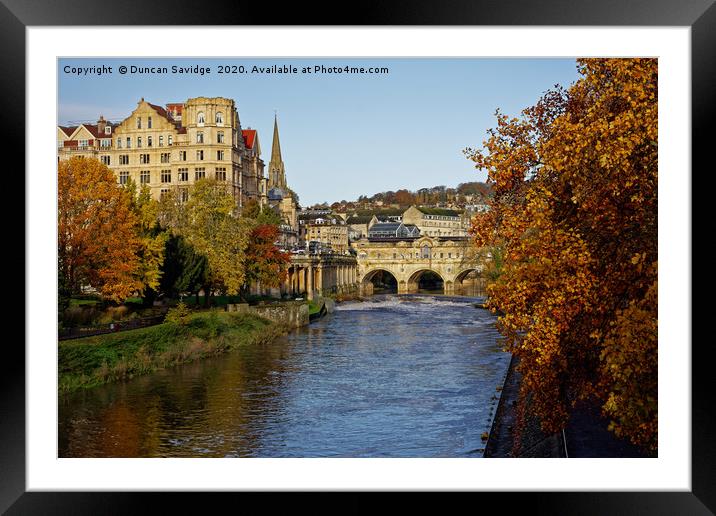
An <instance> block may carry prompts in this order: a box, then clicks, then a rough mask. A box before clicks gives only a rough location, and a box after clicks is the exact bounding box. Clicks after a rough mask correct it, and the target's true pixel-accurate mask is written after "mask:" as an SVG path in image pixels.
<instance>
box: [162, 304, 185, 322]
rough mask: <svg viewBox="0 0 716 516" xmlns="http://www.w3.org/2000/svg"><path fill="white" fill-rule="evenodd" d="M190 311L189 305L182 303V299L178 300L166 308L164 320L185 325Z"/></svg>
mask: <svg viewBox="0 0 716 516" xmlns="http://www.w3.org/2000/svg"><path fill="white" fill-rule="evenodd" d="M190 313H191V312H190V311H189V307H187V306H186V304H184V301H180V302H179V303H178V304H177V305H176V306H175V307H174V308H170V309H169V310H167V315H166V316H165V317H164V322H170V323H174V324H178V325H180V326H185V325H186V324H187V323H188V322H189V315H190Z"/></svg>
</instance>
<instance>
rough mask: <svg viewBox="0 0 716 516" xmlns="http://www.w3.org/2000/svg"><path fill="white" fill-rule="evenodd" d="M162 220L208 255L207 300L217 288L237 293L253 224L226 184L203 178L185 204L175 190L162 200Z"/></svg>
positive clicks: (242, 275)
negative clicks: (242, 213)
mask: <svg viewBox="0 0 716 516" xmlns="http://www.w3.org/2000/svg"><path fill="white" fill-rule="evenodd" d="M160 211H161V212H160V217H159V218H160V221H161V223H162V225H163V226H164V227H168V228H170V229H171V230H172V232H173V233H174V234H175V235H179V236H182V237H183V238H184V239H185V240H186V242H187V243H188V244H189V245H191V246H192V247H193V249H194V250H195V251H196V252H198V253H200V254H201V255H203V256H205V257H206V260H207V270H206V276H205V284H204V286H203V289H204V292H205V303H206V304H207V305H208V304H210V300H209V297H210V295H211V294H212V293H213V292H214V291H215V290H216V291H220V292H222V293H226V294H229V295H236V294H238V293H239V291H240V290H241V287H242V285H243V284H244V281H245V267H244V265H245V256H244V252H245V249H246V245H247V238H248V233H249V230H250V224H248V223H247V222H246V221H245V219H242V218H240V217H239V216H238V209H237V207H236V201H235V199H234V196H233V195H232V194H231V192H230V191H229V190H228V189H227V188H226V183H224V182H221V181H216V180H214V179H208V178H207V179H200V180H198V181H197V182H196V183H194V185H192V186H191V188H190V190H189V199H188V200H187V201H186V202H184V203H182V202H180V200H179V197H178V195H177V192H176V191H170V192H168V194H167V195H166V196H165V198H164V199H163V200H162V203H161V210H160Z"/></svg>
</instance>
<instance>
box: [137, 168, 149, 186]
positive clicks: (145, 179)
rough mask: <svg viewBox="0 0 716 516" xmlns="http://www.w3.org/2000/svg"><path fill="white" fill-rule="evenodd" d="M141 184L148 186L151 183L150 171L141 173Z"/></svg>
mask: <svg viewBox="0 0 716 516" xmlns="http://www.w3.org/2000/svg"><path fill="white" fill-rule="evenodd" d="M139 182H140V183H141V184H143V185H146V184H148V183H149V170H142V171H141V172H140V173H139Z"/></svg>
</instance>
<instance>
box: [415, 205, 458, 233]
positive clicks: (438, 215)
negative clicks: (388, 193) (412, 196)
mask: <svg viewBox="0 0 716 516" xmlns="http://www.w3.org/2000/svg"><path fill="white" fill-rule="evenodd" d="M403 222H404V223H405V224H415V225H416V226H418V228H420V232H421V234H423V235H428V236H438V237H439V236H443V237H465V236H467V223H466V220H465V217H464V216H463V214H462V213H460V212H458V211H456V210H449V209H445V208H429V207H425V206H411V207H410V208H408V209H407V210H405V213H403Z"/></svg>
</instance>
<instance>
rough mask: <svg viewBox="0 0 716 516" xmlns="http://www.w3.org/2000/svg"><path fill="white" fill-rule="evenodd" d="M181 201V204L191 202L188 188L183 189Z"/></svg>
mask: <svg viewBox="0 0 716 516" xmlns="http://www.w3.org/2000/svg"><path fill="white" fill-rule="evenodd" d="M179 199H180V200H181V202H187V201H188V200H189V190H187V189H186V188H182V189H181V195H180V197H179Z"/></svg>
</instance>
